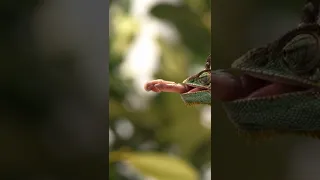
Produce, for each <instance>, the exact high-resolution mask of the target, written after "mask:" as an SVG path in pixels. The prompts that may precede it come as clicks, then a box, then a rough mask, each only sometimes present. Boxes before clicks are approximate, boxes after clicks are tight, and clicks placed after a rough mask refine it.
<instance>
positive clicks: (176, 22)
mask: <svg viewBox="0 0 320 180" xmlns="http://www.w3.org/2000/svg"><path fill="white" fill-rule="evenodd" d="M128 2H129V1H113V2H112V4H111V6H110V16H111V18H110V34H109V37H110V41H109V43H110V58H109V72H110V74H109V89H110V93H109V128H110V129H111V130H112V132H113V134H114V137H115V141H114V142H113V144H112V146H111V147H110V148H109V149H110V152H112V153H121V152H122V150H121V149H123V148H126V149H128V148H129V149H130V150H126V151H125V152H126V154H128V153H130V154H131V156H130V157H132V158H129V159H128V157H127V156H121V157H122V158H120V159H117V161H116V162H110V163H111V165H110V168H109V171H110V173H109V174H110V175H109V178H110V179H135V178H138V179H139V176H137V175H136V174H135V173H133V174H131V175H128V174H126V170H125V168H124V167H123V166H121V164H122V165H123V164H124V165H125V166H126V167H127V166H129V167H133V168H134V169H135V170H136V172H139V173H138V174H140V175H142V176H146V175H147V176H153V177H157V179H158V180H162V179H165V180H171V179H172V180H173V179H185V180H189V179H190V180H196V179H199V178H200V176H201V170H202V169H203V167H204V166H208V164H210V157H211V141H210V129H208V128H206V127H204V126H203V125H202V124H201V121H200V119H201V111H202V110H203V108H208V107H207V106H201V105H199V106H197V107H187V106H185V105H184V104H183V102H182V100H181V98H180V96H179V95H177V94H170V93H163V94H158V95H156V96H155V97H153V98H151V100H149V101H148V100H147V101H144V99H145V98H146V97H143V96H139V95H138V93H137V95H135V96H136V98H135V100H136V101H140V100H141V102H145V103H148V105H147V108H146V109H142V110H136V109H135V108H134V107H132V106H131V104H130V103H129V100H128V96H130V95H132V94H135V93H136V92H135V88H134V87H133V85H134V84H133V79H130V78H129V79H128V78H124V77H123V76H121V74H120V67H121V65H122V63H123V62H124V59H125V57H126V54H127V53H128V50H129V48H130V47H131V45H132V42H133V41H134V40H135V39H136V37H137V33H138V32H140V28H139V27H140V24H139V22H138V21H137V19H135V18H133V17H132V16H131V14H129V12H128ZM209 3H210V1H205V0H201V1H186V3H185V4H181V5H170V4H158V5H155V6H154V7H153V8H152V9H151V10H150V15H152V16H153V18H156V19H160V20H163V21H164V22H167V23H170V24H171V25H173V26H174V27H175V28H176V29H177V32H178V35H179V38H178V39H179V41H178V42H174V43H172V42H168V41H166V39H164V38H159V39H158V45H159V47H160V56H161V57H160V64H159V68H158V70H157V72H154V78H155V79H157V78H161V79H167V80H171V81H176V82H182V81H183V80H184V79H185V78H187V77H188V76H189V75H190V73H192V71H195V70H194V69H195V68H197V67H198V68H199V67H201V68H203V67H204V63H205V60H206V57H207V56H208V55H209V54H210V49H211V45H210V43H211V42H210V39H211V34H210V29H211V27H210V22H211V19H210V14H211V11H210V4H209ZM141 61H147V59H141ZM209 108H210V107H209ZM124 119H125V120H128V121H129V122H130V123H131V124H132V125H133V127H134V134H133V135H132V136H131V137H130V138H129V139H125V138H122V137H121V135H119V133H118V132H117V130H116V127H117V124H118V123H119V122H121V121H123V120H124ZM109 155H110V154H109ZM174 157H175V158H174ZM109 158H111V156H110V157H109ZM119 163H120V165H119Z"/></svg>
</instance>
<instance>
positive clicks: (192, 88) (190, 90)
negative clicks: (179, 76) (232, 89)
mask: <svg viewBox="0 0 320 180" xmlns="http://www.w3.org/2000/svg"><path fill="white" fill-rule="evenodd" d="M184 85H185V87H186V91H185V92H184V93H182V94H191V93H197V92H201V91H208V90H210V89H209V88H205V87H199V86H192V85H188V84H184Z"/></svg>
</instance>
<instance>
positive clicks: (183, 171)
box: [110, 152, 199, 180]
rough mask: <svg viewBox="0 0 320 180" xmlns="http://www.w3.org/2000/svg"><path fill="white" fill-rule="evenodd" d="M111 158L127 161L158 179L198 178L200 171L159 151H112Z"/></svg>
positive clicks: (144, 173)
mask: <svg viewBox="0 0 320 180" xmlns="http://www.w3.org/2000/svg"><path fill="white" fill-rule="evenodd" d="M110 159H112V160H113V161H115V160H116V161H122V162H125V163H126V164H127V165H128V166H131V167H132V168H134V169H135V170H137V171H138V172H139V173H141V174H142V175H143V176H145V177H153V178H155V179H157V180H179V179H181V180H198V179H199V175H198V172H197V171H196V170H195V169H194V167H192V166H191V165H189V164H188V163H186V162H185V161H183V160H181V159H179V158H177V157H175V156H169V155H168V154H165V153H157V152H111V153H110Z"/></svg>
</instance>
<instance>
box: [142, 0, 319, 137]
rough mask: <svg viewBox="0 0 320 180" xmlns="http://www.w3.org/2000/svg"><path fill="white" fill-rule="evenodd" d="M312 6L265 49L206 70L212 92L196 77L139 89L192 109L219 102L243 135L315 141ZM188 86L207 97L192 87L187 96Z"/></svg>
mask: <svg viewBox="0 0 320 180" xmlns="http://www.w3.org/2000/svg"><path fill="white" fill-rule="evenodd" d="M318 5H319V4H317V6H315V5H314V4H312V2H309V1H308V2H307V3H306V5H305V8H304V14H303V17H302V22H301V23H300V24H299V25H298V27H297V28H294V29H293V30H291V31H289V32H287V33H285V34H284V35H283V36H281V37H280V38H278V39H277V40H275V41H273V42H271V43H268V44H267V45H265V46H262V47H258V48H253V49H250V50H249V51H247V52H246V53H245V54H243V55H242V56H240V57H239V58H237V59H236V60H235V61H234V62H233V63H232V64H231V67H230V68H229V69H220V70H213V71H211V68H210V71H211V76H210V75H209V74H204V75H205V76H207V79H210V80H211V84H213V86H214V88H213V89H212V90H211V84H210V85H209V86H208V85H207V83H204V82H203V81H202V80H200V79H199V77H201V76H199V74H197V75H195V76H191V77H190V78H187V79H186V80H185V81H183V83H182V84H177V83H174V82H171V81H164V80H155V81H151V82H149V83H147V84H146V87H145V88H146V90H152V91H154V92H176V93H180V94H181V96H182V99H183V100H184V101H187V103H188V101H191V103H192V104H202V103H203V102H208V101H209V102H210V105H211V100H218V101H221V102H222V105H223V107H224V110H225V112H226V114H227V116H228V118H229V119H230V120H231V121H232V122H233V123H234V125H235V126H236V127H237V129H238V130H239V132H240V133H243V134H249V135H252V134H254V135H261V136H272V135H275V134H284V133H291V134H299V135H310V136H312V137H316V138H319V137H320V26H319V24H317V23H316V22H317V19H318V18H317V17H318V12H319V9H318ZM314 7H317V8H314ZM312 11H316V12H315V13H312ZM315 16H316V17H315ZM210 56H211V55H210ZM210 59H211V57H210ZM210 67H211V65H210ZM206 72H208V71H206ZM201 73H202V72H200V74H201ZM209 76H210V77H209ZM193 83H195V84H196V86H194V84H193ZM190 87H200V88H202V87H207V90H211V93H210V96H204V93H203V92H202V91H199V90H197V89H196V88H192V89H191V90H194V91H195V92H194V93H193V92H192V93H189V89H190ZM211 94H212V96H211ZM186 95H187V96H186ZM188 96H193V98H187V97H188ZM200 97H201V98H200ZM202 97H203V98H202ZM205 98H208V99H207V101H206V100H204V99H205ZM209 98H210V100H209Z"/></svg>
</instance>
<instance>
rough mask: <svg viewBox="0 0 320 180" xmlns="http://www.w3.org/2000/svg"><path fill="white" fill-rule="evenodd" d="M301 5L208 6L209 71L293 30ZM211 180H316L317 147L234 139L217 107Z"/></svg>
mask: <svg viewBox="0 0 320 180" xmlns="http://www.w3.org/2000/svg"><path fill="white" fill-rule="evenodd" d="M304 3H305V1H304V0H290V1H289V0H284V1H274V0H270V1H262V0H259V1H258V0H256V1H251V0H243V1H231V0H214V1H212V65H213V67H212V68H213V69H223V68H228V67H230V64H231V62H232V61H233V60H234V59H236V58H238V57H240V56H241V55H242V54H244V53H245V52H246V51H247V50H249V49H250V48H254V47H259V46H262V45H265V44H266V43H268V42H271V41H273V40H275V39H277V38H278V37H280V36H281V35H282V34H284V33H286V32H287V31H289V30H291V29H293V28H295V27H296V26H297V24H298V23H299V21H300V16H301V10H302V7H303V5H304ZM211 131H212V153H211V154H212V162H211V172H212V175H211V176H212V179H219V180H223V179H246V180H318V179H320V171H319V170H320V154H319V152H320V142H319V140H315V139H312V138H308V137H298V136H294V135H286V136H279V137H275V138H273V139H272V140H270V141H262V142H258V143H254V142H250V141H249V142H248V140H247V139H246V138H244V137H241V136H240V137H239V136H238V133H237V130H236V129H235V127H234V126H233V124H232V123H231V122H230V121H229V120H228V119H227V117H226V114H225V113H224V111H223V109H222V106H221V104H220V103H219V102H213V105H212V130H211Z"/></svg>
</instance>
